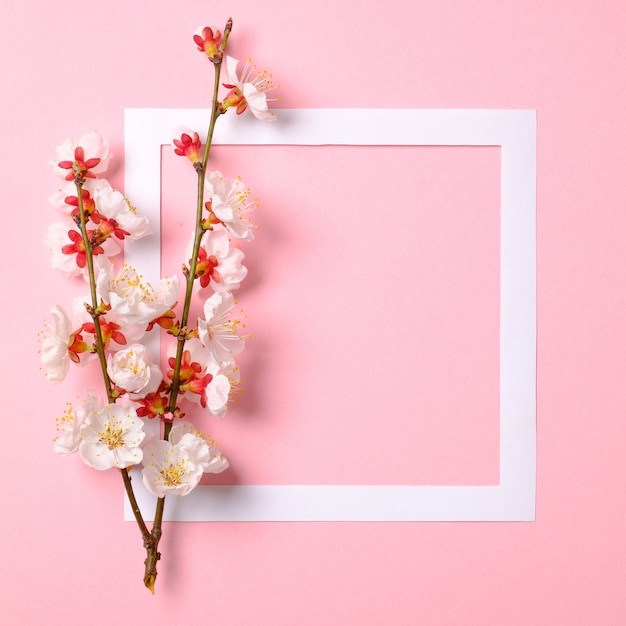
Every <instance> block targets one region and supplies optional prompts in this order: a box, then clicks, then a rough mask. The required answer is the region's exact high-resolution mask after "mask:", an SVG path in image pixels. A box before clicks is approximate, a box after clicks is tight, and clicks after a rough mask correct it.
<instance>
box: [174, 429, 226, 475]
mask: <svg viewBox="0 0 626 626" xmlns="http://www.w3.org/2000/svg"><path fill="white" fill-rule="evenodd" d="M169 441H170V443H172V444H173V445H179V446H181V447H183V448H184V449H185V450H186V452H187V454H188V456H189V459H190V460H191V462H192V463H194V464H196V465H201V466H202V471H203V472H204V473H205V474H219V473H221V472H223V471H224V470H225V469H227V468H228V460H227V459H226V458H225V457H224V456H223V455H222V453H221V452H220V451H219V449H218V447H217V444H216V443H215V441H213V440H212V439H210V438H208V437H206V436H205V435H203V434H202V433H201V432H200V431H199V430H197V429H196V428H195V427H194V426H193V424H191V422H187V421H180V422H178V423H177V424H176V425H175V426H173V427H172V430H171V431H170V436H169Z"/></svg>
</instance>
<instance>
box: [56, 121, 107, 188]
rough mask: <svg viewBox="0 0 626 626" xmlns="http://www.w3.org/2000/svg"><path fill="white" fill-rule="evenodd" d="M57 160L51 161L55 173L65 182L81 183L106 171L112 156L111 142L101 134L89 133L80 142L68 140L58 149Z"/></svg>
mask: <svg viewBox="0 0 626 626" xmlns="http://www.w3.org/2000/svg"><path fill="white" fill-rule="evenodd" d="M56 153H57V160H56V161H50V165H51V166H52V168H53V169H54V171H55V172H56V173H57V174H58V175H59V176H62V177H63V178H65V180H76V181H78V182H80V183H82V182H84V181H85V179H87V178H95V175H96V174H102V173H103V172H105V171H106V169H107V167H108V164H109V159H110V158H111V154H110V153H109V142H108V141H107V140H106V139H104V138H103V137H102V136H101V135H100V134H99V133H96V132H93V133H87V134H86V135H83V136H82V137H81V138H80V139H79V140H78V142H76V143H74V142H73V141H72V140H71V139H66V140H65V141H64V142H63V143H62V144H61V145H60V146H57V149H56Z"/></svg>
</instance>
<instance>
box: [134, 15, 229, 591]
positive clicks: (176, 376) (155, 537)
mask: <svg viewBox="0 0 626 626" xmlns="http://www.w3.org/2000/svg"><path fill="white" fill-rule="evenodd" d="M232 27H233V22H232V19H229V20H228V22H227V23H226V28H225V29H224V38H223V41H222V44H221V45H220V48H219V52H218V54H216V55H215V58H213V59H212V60H213V66H214V68H215V72H214V81H213V98H212V108H211V120H210V122H209V129H208V131H207V139H206V143H205V145H204V155H203V158H202V163H197V164H196V172H197V174H198V191H197V202H196V222H195V230H194V240H193V251H192V254H191V260H190V263H189V269H188V271H187V272H186V276H185V278H186V288H185V299H184V302H183V311H182V314H181V318H180V326H179V328H180V332H179V334H178V335H177V339H178V341H177V346H176V356H175V361H174V368H173V374H172V385H171V388H170V401H169V407H168V411H169V413H172V414H173V413H174V411H175V410H176V402H177V400H178V394H179V391H180V369H181V364H182V359H183V352H184V348H185V342H186V341H187V324H188V322H189V311H190V308H191V298H192V295H193V285H194V282H195V280H196V278H197V277H196V269H197V266H198V254H199V251H200V244H201V242H202V236H203V234H204V232H205V229H204V228H203V226H202V222H203V219H202V211H203V208H204V184H205V180H206V166H207V163H208V160H209V154H210V152H211V146H212V144H213V133H214V131H215V124H216V122H217V119H218V117H219V116H220V115H221V113H222V111H221V109H220V106H219V102H218V94H219V87H220V74H221V70H222V59H223V56H224V52H225V50H226V44H227V43H228V37H229V36H230V33H231V31H232ZM171 428H172V422H170V421H167V422H165V426H164V427H163V439H168V438H169V434H170V431H171ZM164 510H165V496H162V497H160V498H158V499H157V503H156V509H155V513H154V522H153V525H152V532H151V540H149V541H147V542H144V543H145V545H146V550H147V553H148V555H147V557H146V561H145V566H146V569H145V575H144V584H145V586H146V587H148V589H150V590H151V591H152V593H154V583H155V580H156V576H157V561H158V560H159V558H160V554H159V552H158V546H159V541H160V539H161V535H162V530H161V528H162V524H163V513H164Z"/></svg>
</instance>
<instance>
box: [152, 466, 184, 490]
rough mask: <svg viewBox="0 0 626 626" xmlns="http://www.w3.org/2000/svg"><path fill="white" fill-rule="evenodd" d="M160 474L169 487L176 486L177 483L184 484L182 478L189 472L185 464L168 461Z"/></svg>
mask: <svg viewBox="0 0 626 626" xmlns="http://www.w3.org/2000/svg"><path fill="white" fill-rule="evenodd" d="M159 474H160V475H161V478H162V479H163V483H164V484H165V485H166V486H167V487H175V486H176V485H181V484H183V480H182V479H183V478H184V477H185V475H186V474H187V471H186V468H185V464H184V463H183V462H182V461H179V462H178V463H168V464H167V465H164V466H163V469H162V470H161V471H160V472H159Z"/></svg>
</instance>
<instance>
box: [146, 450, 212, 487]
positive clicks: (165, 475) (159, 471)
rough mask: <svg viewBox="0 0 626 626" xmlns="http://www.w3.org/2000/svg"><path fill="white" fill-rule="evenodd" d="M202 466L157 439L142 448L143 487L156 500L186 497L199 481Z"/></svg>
mask: <svg viewBox="0 0 626 626" xmlns="http://www.w3.org/2000/svg"><path fill="white" fill-rule="evenodd" d="M202 473H203V466H202V465H201V464H199V463H194V462H193V461H192V460H191V458H190V456H189V453H188V452H187V450H186V449H185V448H184V447H182V446H180V445H173V444H172V443H170V442H169V441H165V440H163V439H157V440H154V441H151V442H150V443H149V444H147V445H146V446H145V449H144V460H143V472H142V475H143V484H144V485H145V487H146V489H147V490H148V491H149V492H150V493H152V494H154V495H155V496H157V497H159V498H162V497H164V496H170V495H176V496H186V495H187V494H188V493H189V492H190V491H191V490H192V489H193V488H194V487H196V486H197V484H198V483H199V482H200V478H202Z"/></svg>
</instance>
